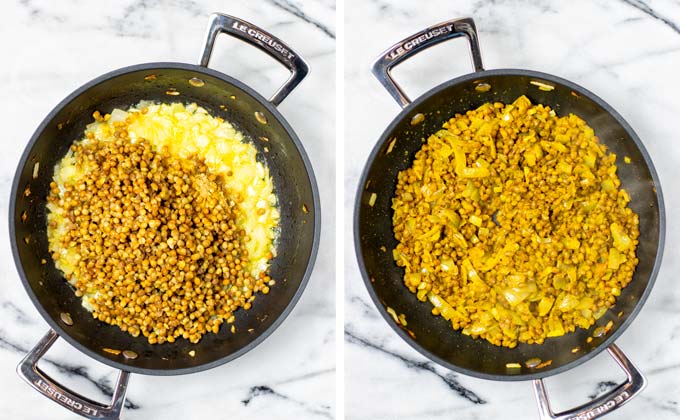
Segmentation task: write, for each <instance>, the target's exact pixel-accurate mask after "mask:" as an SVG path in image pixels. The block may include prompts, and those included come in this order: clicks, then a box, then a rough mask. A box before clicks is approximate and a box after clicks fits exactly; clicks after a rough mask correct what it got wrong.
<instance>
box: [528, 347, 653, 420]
mask: <svg viewBox="0 0 680 420" xmlns="http://www.w3.org/2000/svg"><path fill="white" fill-rule="evenodd" d="M607 351H608V352H609V354H610V355H611V356H612V357H613V358H614V360H615V361H616V363H617V364H618V365H619V366H620V367H621V369H623V370H624V371H625V372H626V376H627V379H626V382H624V383H622V384H620V385H619V386H618V387H616V388H615V389H614V390H612V391H610V392H608V393H606V394H605V395H602V396H601V397H600V398H597V399H595V400H593V401H590V402H588V403H586V404H583V405H581V406H580V407H576V408H572V409H570V410H567V411H563V412H561V413H553V411H552V409H551V408H550V402H549V400H548V394H547V392H546V390H545V385H544V384H543V380H542V379H535V380H534V394H536V401H537V402H538V411H539V416H540V418H541V419H542V420H543V419H557V420H581V419H583V420H586V419H587V420H592V419H596V418H598V417H601V416H604V415H605V414H609V413H610V412H612V411H614V410H616V409H617V408H619V407H621V406H622V405H623V404H625V403H627V402H628V401H629V400H630V399H631V398H633V397H634V396H636V395H637V394H639V393H640V392H642V390H643V389H644V387H645V386H646V385H647V379H645V377H644V376H643V375H642V373H641V372H640V371H639V370H638V369H637V368H636V367H635V366H634V365H633V363H632V362H631V361H630V360H628V358H627V357H626V355H625V354H623V352H622V351H621V349H620V348H618V346H616V345H615V344H611V345H609V347H608V348H607Z"/></svg>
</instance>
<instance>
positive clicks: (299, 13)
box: [267, 0, 335, 39]
mask: <svg viewBox="0 0 680 420" xmlns="http://www.w3.org/2000/svg"><path fill="white" fill-rule="evenodd" d="M267 2H269V3H271V4H272V5H274V6H276V7H277V8H279V9H281V10H284V11H286V12H288V13H290V14H292V15H293V16H295V17H298V18H300V19H302V20H303V21H305V22H307V23H309V24H310V25H313V26H315V27H316V28H318V29H319V30H321V32H323V33H324V34H326V35H327V36H328V37H330V38H331V39H335V32H334V31H333V30H332V29H331V28H329V27H328V26H327V25H324V24H323V23H321V22H320V21H318V20H317V19H315V18H314V17H312V16H308V15H307V14H306V13H305V12H304V11H303V10H302V9H300V8H299V7H298V6H296V5H295V4H293V3H291V2H290V1H287V0H267Z"/></svg>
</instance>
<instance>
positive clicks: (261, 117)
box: [255, 111, 267, 124]
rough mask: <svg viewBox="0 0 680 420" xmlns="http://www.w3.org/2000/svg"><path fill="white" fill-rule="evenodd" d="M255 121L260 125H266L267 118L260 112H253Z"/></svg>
mask: <svg viewBox="0 0 680 420" xmlns="http://www.w3.org/2000/svg"><path fill="white" fill-rule="evenodd" d="M255 119H256V120H257V121H258V122H259V123H260V124H267V117H265V116H264V114H263V113H261V112H260V111H255Z"/></svg>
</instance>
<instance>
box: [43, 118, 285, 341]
mask: <svg viewBox="0 0 680 420" xmlns="http://www.w3.org/2000/svg"><path fill="white" fill-rule="evenodd" d="M156 107H158V108H156V109H155V110H152V111H151V112H149V109H148V108H147V107H142V108H141V109H139V110H130V111H128V112H127V113H125V115H122V114H119V118H118V119H117V120H116V121H113V122H111V121H110V119H111V116H110V115H106V116H102V115H101V114H99V113H95V115H94V117H95V119H96V120H97V121H96V123H95V124H94V125H92V126H90V127H88V130H86V138H85V139H83V140H80V141H77V142H75V143H74V144H73V145H72V146H71V148H70V150H69V152H68V154H67V155H66V156H65V157H64V158H63V159H62V161H60V162H59V164H57V166H56V167H55V176H54V181H53V182H52V183H51V184H50V187H51V189H50V193H49V196H48V208H49V210H50V213H49V214H48V239H49V246H50V251H51V252H52V258H53V259H54V261H55V264H56V266H57V268H60V269H61V270H62V271H63V272H64V276H65V277H66V279H67V280H68V281H69V282H70V283H71V284H72V285H73V286H74V287H75V294H76V295H77V296H79V297H82V298H83V304H84V306H85V307H86V308H88V309H90V310H91V311H92V316H93V317H94V318H96V319H99V320H101V321H103V322H106V323H108V324H112V325H117V326H119V327H120V328H121V329H122V330H123V331H127V332H128V333H129V334H131V335H133V336H135V337H136V336H139V335H140V334H142V335H143V336H144V337H146V338H147V339H148V341H149V343H151V344H155V343H164V342H174V341H175V340H176V339H177V338H179V337H182V338H185V339H187V340H189V341H191V342H193V343H196V342H198V341H199V340H200V338H201V337H202V336H203V335H204V334H206V333H208V332H212V333H217V332H218V331H219V328H220V325H221V324H222V323H223V322H224V321H227V322H229V323H233V322H234V320H235V317H234V312H235V311H236V310H237V309H238V308H243V309H246V310H247V309H250V307H251V305H252V301H253V300H254V299H255V293H257V292H261V293H264V294H267V293H269V286H272V285H273V284H274V281H273V280H272V279H271V278H270V277H269V276H268V275H267V272H266V269H262V261H259V260H260V259H261V258H260V256H259V255H256V261H255V263H254V262H253V258H251V252H249V247H250V248H251V249H255V251H256V252H259V251H260V249H261V248H262V247H261V246H260V244H259V243H256V242H255V243H254V241H252V240H251V239H250V238H249V237H248V232H247V229H246V227H247V226H249V225H248V224H247V223H243V219H244V218H248V217H249V216H248V215H247V214H244V209H243V208H242V205H243V202H244V201H245V191H239V190H235V189H233V188H229V186H230V185H235V184H234V183H235V182H236V181H233V180H231V181H229V180H227V178H228V177H232V178H235V177H237V175H235V174H234V173H233V172H234V171H237V170H238V168H237V167H233V168H232V169H230V170H229V171H220V170H219V169H217V170H216V169H214V168H215V166H216V165H215V164H214V162H213V165H210V164H209V162H208V161H207V160H206V157H205V153H203V156H201V153H195V154H184V155H182V154H180V153H177V152H173V150H172V149H171V147H170V146H168V145H167V144H164V145H159V144H162V142H160V141H159V136H158V134H157V133H156V134H154V133H153V132H148V134H150V136H149V137H151V138H152V140H148V139H146V138H144V137H141V136H139V135H136V134H139V133H140V132H142V131H143V130H142V129H140V128H139V127H142V126H144V127H148V125H149V124H142V123H143V121H140V120H143V119H146V118H149V117H151V116H157V117H158V116H159V115H160V111H162V106H160V105H156ZM197 109H198V108H193V111H196V110H197ZM177 110H179V111H181V112H184V111H185V110H186V108H184V107H183V106H181V107H179V108H176V109H175V111H177ZM157 111H158V112H157ZM190 111H192V109H191V108H190ZM114 112H115V111H114ZM176 114H177V112H175V113H173V115H176ZM159 118H160V117H159ZM200 118H201V119H202V120H205V116H201V117H200ZM210 118H212V117H210ZM161 121H163V119H162V118H161ZM208 123H212V122H211V121H208ZM214 123H216V124H218V125H219V124H222V123H223V122H222V121H214ZM179 128H181V127H176V130H175V131H174V132H172V131H170V132H169V133H170V134H174V135H175V137H177V133H178V130H179ZM203 131H204V133H202V134H205V131H206V130H203ZM131 132H132V136H131ZM135 133H136V134H135ZM204 137H205V136H204ZM165 140H166V141H165V142H166V143H168V142H171V141H173V142H174V143H177V141H178V140H177V138H174V139H172V140H167V139H165ZM184 140H186V139H184ZM218 141H219V139H218ZM209 142H210V141H209V139H208V142H207V143H206V144H204V147H208V146H209V144H208V143H209ZM250 147H253V146H252V145H250ZM253 149H254V148H253ZM199 152H200V151H199ZM253 157H254V156H253ZM225 159H226V158H225ZM253 162H254V159H253ZM222 163H224V162H222ZM247 163H248V162H245V163H244V164H247ZM251 163H252V162H251ZM222 172H224V173H222ZM269 182H270V183H271V180H269ZM265 184H266V182H265ZM265 186H266V185H265ZM251 188H252V186H251ZM265 192H266V188H265ZM251 195H256V194H255V193H254V192H251ZM275 211H276V210H275V209H271V208H269V206H267V207H264V206H263V207H262V211H259V212H253V213H251V216H250V217H251V218H258V217H259V218H263V217H265V212H275ZM274 216H278V213H277V212H276V213H275V214H273V216H272V217H274ZM251 231H252V229H251ZM265 239H266V238H265ZM249 241H250V242H249ZM264 245H265V247H267V246H268V247H271V246H272V243H271V241H269V243H268V244H267V243H266V242H265V244H264ZM267 252H268V255H266V256H265V257H264V258H265V259H267V260H268V259H271V258H272V257H273V254H272V253H271V252H270V251H267Z"/></svg>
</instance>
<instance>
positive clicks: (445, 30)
mask: <svg viewBox="0 0 680 420" xmlns="http://www.w3.org/2000/svg"><path fill="white" fill-rule="evenodd" d="M460 36H465V37H466V38H467V39H468V41H469V42H470V53H471V55H472V64H473V65H474V67H475V71H482V70H484V66H482V54H481V52H480V51H479V38H478V37H477V28H476V27H475V21H474V20H472V18H462V19H453V20H447V21H446V22H442V23H438V24H436V25H434V26H430V27H429V28H425V29H423V30H422V31H420V32H418V33H416V34H413V35H411V36H409V37H408V38H405V39H403V40H401V41H399V42H397V43H396V44H394V45H393V46H391V47H390V48H388V49H387V50H385V51H384V52H383V53H382V54H381V55H380V57H378V59H376V60H375V61H374V62H373V66H372V67H371V71H372V72H373V75H374V76H375V77H376V78H377V79H378V80H379V81H380V83H382V85H383V86H384V87H385V89H387V91H388V92H389V93H390V95H392V97H393V98H394V100H396V101H397V103H398V104H399V105H401V107H402V108H406V106H408V104H410V103H411V100H410V99H409V98H408V96H406V93H404V91H403V90H402V89H401V87H400V86H399V85H398V84H397V82H395V81H394V79H392V74H391V71H392V67H394V66H396V65H397V64H399V63H401V62H402V61H405V60H407V59H409V58H410V57H412V56H414V55H416V54H418V53H419V52H421V51H423V50H426V49H428V48H430V47H432V46H434V45H437V44H439V43H440V42H444V41H447V40H449V39H452V38H458V37H460Z"/></svg>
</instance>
